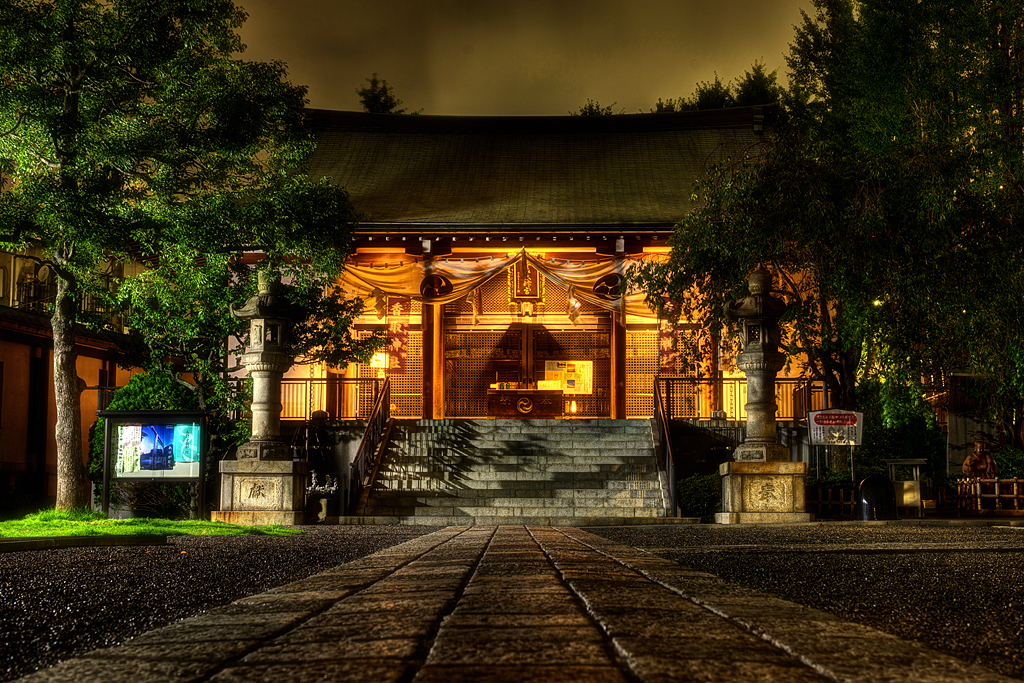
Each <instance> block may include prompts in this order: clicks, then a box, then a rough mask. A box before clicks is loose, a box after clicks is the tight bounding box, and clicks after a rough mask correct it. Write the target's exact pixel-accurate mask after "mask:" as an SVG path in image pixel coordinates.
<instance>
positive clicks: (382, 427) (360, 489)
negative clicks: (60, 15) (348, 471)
mask: <svg viewBox="0 0 1024 683" xmlns="http://www.w3.org/2000/svg"><path fill="white" fill-rule="evenodd" d="M394 423H395V421H394V419H392V417H391V378H390V377H389V378H387V379H385V380H384V386H383V387H381V390H380V393H378V394H377V400H376V402H374V405H373V411H372V412H371V413H370V417H369V419H368V420H367V424H366V431H365V432H363V438H362V440H361V441H360V442H359V449H358V450H357V451H356V457H355V458H354V459H353V461H352V477H351V481H352V487H351V494H352V495H351V496H350V497H349V501H350V502H349V506H350V509H349V513H350V514H354V513H355V512H356V511H357V510H358V509H359V508H360V507H362V506H364V505H365V503H366V497H367V495H368V494H369V491H370V489H372V488H373V482H374V481H375V480H376V479H377V471H378V470H379V469H380V461H381V459H382V458H381V455H382V452H383V450H384V448H383V446H384V445H385V444H387V441H388V438H389V437H390V435H391V427H392V426H393V425H394Z"/></svg>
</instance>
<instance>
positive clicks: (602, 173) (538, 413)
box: [286, 107, 762, 419]
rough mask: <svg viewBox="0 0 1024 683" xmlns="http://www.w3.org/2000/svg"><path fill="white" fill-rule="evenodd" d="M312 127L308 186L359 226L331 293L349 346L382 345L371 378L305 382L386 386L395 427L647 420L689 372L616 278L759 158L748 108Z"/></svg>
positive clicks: (346, 120) (659, 251)
mask: <svg viewBox="0 0 1024 683" xmlns="http://www.w3.org/2000/svg"><path fill="white" fill-rule="evenodd" d="M309 115H310V121H311V124H312V126H313V130H314V132H315V135H316V140H317V149H316V152H315V153H314V155H313V157H312V159H311V160H310V164H309V173H310V176H312V177H314V178H319V177H322V176H328V177H330V178H332V179H333V181H334V182H335V183H337V184H338V185H340V186H343V187H345V188H346V189H347V190H348V192H349V194H350V196H351V199H352V203H353V204H354V205H355V207H356V209H357V210H358V211H359V212H361V213H362V214H363V215H364V216H365V218H364V219H363V220H361V221H360V222H359V223H358V225H357V227H356V235H355V249H354V253H353V255H352V256H351V258H350V260H349V263H348V266H347V271H346V274H345V276H344V278H343V282H342V283H341V284H342V285H343V287H344V288H345V290H346V292H347V293H348V294H349V295H350V296H360V297H362V298H363V299H364V300H365V301H366V304H367V305H366V310H365V312H364V315H363V316H362V317H361V318H360V320H359V324H358V325H357V333H358V334H364V335H365V334H370V331H371V330H373V329H375V328H376V329H379V328H380V326H382V325H386V326H387V329H388V345H387V351H386V352H382V353H381V354H378V356H377V357H375V358H374V360H373V361H372V362H371V363H369V364H367V365H352V366H349V367H348V368H345V369H338V370H333V369H330V368H320V369H318V370H315V371H313V372H314V374H319V375H321V376H323V377H326V378H331V377H350V378H356V377H363V378H366V377H376V376H383V375H386V376H388V377H389V378H390V380H391V406H392V414H393V415H394V416H395V417H424V418H440V417H446V418H462V417H481V416H504V415H508V416H518V417H551V416H554V417H560V416H572V417H588V418H620V419H621V418H633V417H636V418H648V417H650V416H651V415H652V413H653V398H652V396H653V393H652V385H653V380H654V377H655V376H656V375H657V374H659V372H660V373H680V374H687V372H688V371H689V369H688V368H680V367H677V366H676V365H674V363H675V361H674V360H673V358H672V357H671V355H670V354H668V353H666V352H665V350H666V349H670V347H671V344H666V343H665V335H666V331H665V330H666V329H667V328H665V326H662V325H661V324H660V323H659V321H658V319H657V317H656V316H655V314H654V313H652V311H651V310H650V309H649V308H648V307H647V306H646V305H645V304H644V295H643V293H642V292H637V293H624V292H623V291H622V290H623V287H622V286H621V285H622V282H623V274H624V273H625V272H626V270H627V269H628V268H630V267H631V266H633V265H635V264H636V263H638V262H639V261H640V260H641V259H648V258H663V257H664V255H665V254H667V253H668V251H669V248H668V246H667V242H668V238H669V237H670V236H671V234H672V231H673V227H674V226H675V224H676V223H677V222H678V221H679V220H680V218H682V217H683V216H684V215H685V214H686V213H687V212H688V211H690V210H691V209H692V208H693V204H692V203H691V195H692V192H693V186H694V181H696V180H697V179H698V177H699V176H700V175H701V174H702V173H703V172H704V171H705V170H706V169H708V168H709V167H710V166H711V165H713V164H716V163H720V162H723V161H727V160H733V161H738V160H740V159H742V158H743V156H744V155H745V154H746V153H748V152H752V151H753V148H754V147H755V146H756V145H758V144H759V142H760V138H761V134H762V116H761V109H760V108H759V107H745V108H734V109H725V110H716V111H705V112H685V113H675V114H634V115H617V116H595V117H579V116H561V117H455V116H420V115H415V116H407V115H381V114H367V113H353V112H335V111H323V110H311V111H310V114H309ZM659 349H661V351H659ZM303 372H307V371H306V370H305V369H303ZM344 400H352V401H364V400H366V399H365V397H354V396H350V397H348V398H346V399H344ZM286 410H287V406H286Z"/></svg>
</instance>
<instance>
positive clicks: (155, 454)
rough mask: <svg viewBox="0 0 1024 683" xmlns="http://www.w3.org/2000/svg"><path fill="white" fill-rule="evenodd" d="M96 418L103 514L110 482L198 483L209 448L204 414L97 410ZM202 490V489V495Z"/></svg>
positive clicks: (176, 411)
mask: <svg viewBox="0 0 1024 683" xmlns="http://www.w3.org/2000/svg"><path fill="white" fill-rule="evenodd" d="M97 415H99V416H100V417H102V418H104V420H105V423H104V447H103V510H104V512H106V511H107V510H108V507H109V492H110V482H112V481H133V480H151V481H166V482H172V481H191V480H200V481H201V480H202V477H203V465H204V463H205V461H206V449H207V443H208V434H207V427H206V419H207V416H206V413H204V412H200V411H185V410H145V411H128V410H101V411H99V412H98V413H97ZM202 489H203V487H202V486H200V487H199V490H200V492H201V491H202ZM200 509H202V508H200Z"/></svg>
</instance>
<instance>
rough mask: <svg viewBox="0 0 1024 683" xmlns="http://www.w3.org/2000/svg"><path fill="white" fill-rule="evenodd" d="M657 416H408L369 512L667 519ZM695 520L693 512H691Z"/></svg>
mask: <svg viewBox="0 0 1024 683" xmlns="http://www.w3.org/2000/svg"><path fill="white" fill-rule="evenodd" d="M662 478H663V476H662V475H659V472H658V464H657V460H656V456H655V451H654V444H653V441H652V430H651V422H650V421H649V420H501V419H495V420H490V419H466V420H456V419H450V420H448V419H446V420H403V421H398V422H396V424H395V427H394V429H393V430H392V433H391V441H390V443H389V445H388V448H387V450H386V451H385V454H384V460H383V462H382V465H381V469H380V472H379V474H378V477H377V481H376V483H375V486H374V488H373V490H372V491H371V492H370V494H369V496H368V497H367V500H366V505H365V506H364V507H363V508H362V509H361V510H360V511H359V514H360V515H362V516H369V517H388V518H392V519H393V518H395V517H399V518H401V520H402V523H405V524H445V525H452V524H454V525H465V524H478V525H484V524H537V525H549V524H550V525H558V526H595V525H613V524H614V525H621V524H654V523H658V524H664V523H667V522H672V521H682V520H679V519H676V520H673V519H672V518H667V517H666V516H665V514H666V512H665V511H666V499H667V491H666V487H665V485H664V484H665V483H664V482H663V481H662ZM691 521H692V520H691Z"/></svg>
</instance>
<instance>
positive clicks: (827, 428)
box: [807, 409, 864, 483]
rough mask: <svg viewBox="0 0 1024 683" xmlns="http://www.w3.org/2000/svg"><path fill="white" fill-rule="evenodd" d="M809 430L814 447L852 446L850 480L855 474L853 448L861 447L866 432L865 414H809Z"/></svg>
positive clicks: (846, 412)
mask: <svg viewBox="0 0 1024 683" xmlns="http://www.w3.org/2000/svg"><path fill="white" fill-rule="evenodd" d="M807 429H808V431H809V432H810V437H811V445H812V446H850V478H851V479H852V480H853V482H854V483H856V482H857V478H856V476H854V473H853V446H859V445H860V443H861V437H862V433H863V430H864V413H858V412H854V411H852V410H839V409H831V410H815V411H812V412H810V413H807Z"/></svg>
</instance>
